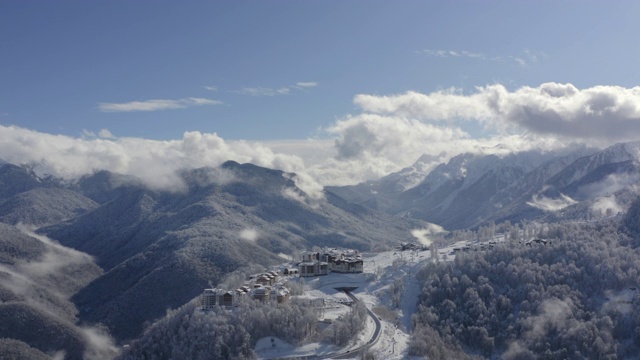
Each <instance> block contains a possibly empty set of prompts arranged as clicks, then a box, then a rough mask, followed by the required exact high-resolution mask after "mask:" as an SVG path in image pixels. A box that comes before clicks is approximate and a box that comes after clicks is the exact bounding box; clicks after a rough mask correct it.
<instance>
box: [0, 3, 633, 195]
mask: <svg viewBox="0 0 640 360" xmlns="http://www.w3.org/2000/svg"><path fill="white" fill-rule="evenodd" d="M639 14H640V3H638V2H633V1H615V2H613V1H612V2H604V1H588V0H587V1H524V0H523V1H489V0H487V1H462V0H459V1H376V0H373V1H371V0H367V1H316V0H309V1H189V0H186V1H143V0H141V1H124V0H114V1H80V0H77V1H65V0H61V1H23V0H20V1H18V0H4V1H0V158H2V159H4V160H5V161H9V162H14V163H37V164H39V165H40V166H41V167H42V168H43V169H44V170H43V171H47V172H50V173H52V174H54V175H58V176H62V177H70V178H72V177H77V176H79V175H81V174H83V173H86V172H89V171H92V170H95V169H98V168H105V169H108V170H111V171H117V172H122V173H132V174H137V175H140V174H141V172H145V173H144V174H142V176H143V177H145V178H152V179H155V180H154V181H155V182H157V183H158V184H165V185H162V186H168V185H167V184H171V183H172V181H171V180H170V178H171V176H170V173H171V171H173V170H175V169H178V168H185V167H199V166H215V165H217V164H219V163H220V162H222V161H225V160H229V159H232V160H236V161H240V162H253V163H255V164H258V165H262V166H267V167H273V168H279V169H282V170H285V171H293V172H296V173H301V174H304V175H305V176H307V177H308V179H309V181H310V182H315V183H317V185H318V186H320V185H327V184H348V183H356V182H358V181H363V180H367V179H373V178H377V177H380V176H383V175H385V174H388V173H390V172H392V171H397V170H399V169H401V168H402V167H405V166H408V165H410V164H411V163H413V162H414V161H415V160H416V159H417V158H419V157H420V156H421V155H422V154H428V155H431V156H434V159H435V160H434V161H442V160H446V159H447V158H449V157H451V156H453V155H455V154H456V153H459V152H463V151H478V149H485V150H484V151H490V150H486V149H491V148H495V146H496V145H498V144H500V145H501V148H508V149H509V151H518V150H522V149H528V148H536V147H538V148H540V147H543V148H544V147H562V146H566V145H567V144H573V143H580V144H589V145H596V146H607V145H610V144H613V143H616V142H620V141H632V140H636V139H637V138H638V137H639V136H640V88H639V87H638V84H639V83H640V72H639V71H637V70H638V68H639V66H640V46H638V40H637V38H638V37H637V34H639V33H640V22H638V21H637V18H638V15H639ZM144 164H146V165H144ZM143 165H144V167H145V168H147V169H144V170H141V166H143ZM163 178H164V180H162V179H163Z"/></svg>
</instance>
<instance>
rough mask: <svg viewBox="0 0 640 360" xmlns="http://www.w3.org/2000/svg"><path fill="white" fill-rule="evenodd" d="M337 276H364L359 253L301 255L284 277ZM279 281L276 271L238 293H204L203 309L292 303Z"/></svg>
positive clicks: (333, 250)
mask: <svg viewBox="0 0 640 360" xmlns="http://www.w3.org/2000/svg"><path fill="white" fill-rule="evenodd" d="M330 272H337V273H362V272H364V262H363V260H362V255H360V254H359V253H358V251H357V250H346V249H336V248H331V249H329V248H326V249H323V250H322V251H317V252H308V253H305V254H303V255H302V262H300V263H299V264H298V267H297V268H295V267H287V268H285V269H284V270H283V271H282V274H283V275H284V276H300V277H311V276H320V275H327V274H329V273H330ZM278 280H279V273H278V272H277V271H270V272H265V273H261V274H256V275H252V276H250V277H249V279H248V281H247V282H246V283H245V284H244V285H243V286H241V287H239V288H237V289H235V290H229V289H219V288H214V289H204V291H203V292H202V295H201V297H200V306H201V308H202V309H204V310H206V309H211V308H214V307H216V306H225V307H234V306H236V305H237V304H238V301H239V299H241V298H243V297H248V298H251V299H254V300H259V301H267V302H277V303H284V302H287V301H289V297H290V292H289V289H287V288H286V287H285V286H283V285H282V283H281V282H279V281H278Z"/></svg>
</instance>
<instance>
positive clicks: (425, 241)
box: [411, 223, 447, 246]
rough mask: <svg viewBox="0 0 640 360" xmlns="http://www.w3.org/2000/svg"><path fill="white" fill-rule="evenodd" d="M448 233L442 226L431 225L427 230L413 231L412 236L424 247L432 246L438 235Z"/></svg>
mask: <svg viewBox="0 0 640 360" xmlns="http://www.w3.org/2000/svg"><path fill="white" fill-rule="evenodd" d="M446 232H447V231H446V230H445V229H444V228H443V227H442V226H440V225H436V224H431V223H429V224H428V226H427V227H426V228H423V229H413V230H411V236H413V237H414V238H416V239H418V241H419V242H420V243H421V244H422V245H424V246H431V243H432V242H433V237H434V236H435V235H438V234H444V233H446Z"/></svg>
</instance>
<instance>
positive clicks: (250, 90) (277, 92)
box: [235, 81, 318, 96]
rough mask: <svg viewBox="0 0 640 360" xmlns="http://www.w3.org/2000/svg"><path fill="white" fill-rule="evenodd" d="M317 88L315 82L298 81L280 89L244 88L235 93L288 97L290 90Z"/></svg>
mask: <svg viewBox="0 0 640 360" xmlns="http://www.w3.org/2000/svg"><path fill="white" fill-rule="evenodd" d="M316 86H318V83H317V82H315V81H300V82H297V83H296V84H295V85H288V86H283V87H280V88H270V87H244V88H242V89H240V90H237V91H235V92H236V93H238V94H242V95H250V96H279V95H289V94H290V93H291V89H297V90H300V91H302V90H304V89H309V88H313V87H316Z"/></svg>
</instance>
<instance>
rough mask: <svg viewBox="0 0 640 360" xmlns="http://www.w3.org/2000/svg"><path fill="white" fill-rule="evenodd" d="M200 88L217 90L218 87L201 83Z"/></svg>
mask: <svg viewBox="0 0 640 360" xmlns="http://www.w3.org/2000/svg"><path fill="white" fill-rule="evenodd" d="M202 88H203V89H205V90H209V91H218V87H217V86H213V85H203V86H202Z"/></svg>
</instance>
